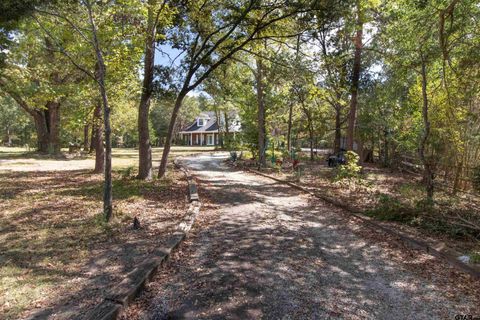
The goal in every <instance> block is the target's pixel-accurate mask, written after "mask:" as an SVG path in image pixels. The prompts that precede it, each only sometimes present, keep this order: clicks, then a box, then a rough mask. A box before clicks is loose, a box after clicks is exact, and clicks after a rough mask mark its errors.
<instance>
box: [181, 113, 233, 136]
mask: <svg viewBox="0 0 480 320" xmlns="http://www.w3.org/2000/svg"><path fill="white" fill-rule="evenodd" d="M198 119H205V120H206V121H207V122H206V123H205V125H204V126H201V127H200V126H198V122H197V120H198ZM232 120H233V121H231V123H230V126H229V131H230V132H238V131H240V125H239V121H236V120H235V119H232ZM221 121H222V120H221ZM218 128H219V127H218V121H217V117H216V115H215V112H213V111H207V112H202V113H200V114H199V115H198V116H197V117H196V118H195V121H193V122H192V123H191V124H190V125H189V126H187V127H186V128H185V129H183V130H182V131H180V133H195V132H212V133H213V132H218Z"/></svg>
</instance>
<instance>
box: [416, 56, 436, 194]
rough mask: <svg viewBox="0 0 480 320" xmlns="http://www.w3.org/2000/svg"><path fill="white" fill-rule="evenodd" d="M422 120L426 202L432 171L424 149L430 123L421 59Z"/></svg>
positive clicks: (430, 191) (425, 76)
mask: <svg viewBox="0 0 480 320" xmlns="http://www.w3.org/2000/svg"><path fill="white" fill-rule="evenodd" d="M421 74H422V99H423V106H422V118H423V126H424V128H423V135H422V138H421V141H420V148H419V156H420V160H421V161H422V164H423V168H424V169H423V183H424V184H425V188H426V191H427V200H429V201H431V200H432V199H433V189H434V186H433V170H432V167H431V163H430V161H429V160H428V159H427V157H426V155H425V153H426V147H427V142H428V138H429V136H430V121H429V119H428V96H427V68H426V62H425V59H424V58H423V57H422V71H421Z"/></svg>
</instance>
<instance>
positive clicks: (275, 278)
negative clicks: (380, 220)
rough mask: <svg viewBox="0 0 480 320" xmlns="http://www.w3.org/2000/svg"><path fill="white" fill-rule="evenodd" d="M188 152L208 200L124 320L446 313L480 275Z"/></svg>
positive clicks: (470, 303)
mask: <svg viewBox="0 0 480 320" xmlns="http://www.w3.org/2000/svg"><path fill="white" fill-rule="evenodd" d="M223 160H224V158H222V157H220V156H218V155H215V156H202V157H197V158H191V159H190V160H189V161H188V165H189V166H190V168H191V169H192V170H194V172H195V174H196V175H197V179H198V181H199V183H200V185H199V190H200V196H201V197H202V199H204V200H206V201H207V203H206V205H205V206H204V207H203V208H202V211H201V213H200V215H199V220H198V223H196V225H195V227H194V228H193V230H192V233H191V235H190V236H189V238H188V239H187V240H186V242H185V243H184V244H183V245H182V246H181V249H180V251H179V252H178V253H177V254H175V255H174V257H173V258H172V260H171V262H170V263H169V265H168V266H167V267H166V269H164V270H163V272H161V273H159V274H158V275H157V276H156V277H155V279H154V281H153V282H152V283H150V284H149V285H148V287H147V290H146V291H145V292H144V294H143V295H142V296H141V297H140V298H139V299H138V300H137V301H136V302H135V303H134V304H133V305H132V306H131V307H130V308H128V309H127V310H126V312H125V313H124V315H123V319H453V318H455V315H457V314H473V315H477V316H478V315H480V291H479V290H480V285H479V282H478V281H476V280H474V279H473V278H471V277H470V276H467V275H465V274H461V273H459V272H457V271H456V270H454V269H452V268H451V267H449V266H448V265H447V264H446V263H444V262H443V261H440V260H437V259H435V258H433V257H432V256H430V255H428V254H426V253H424V252H422V251H416V250H411V249H409V248H407V247H405V246H404V245H402V244H401V243H399V242H398V241H396V239H391V238H390V237H389V236H387V235H385V234H383V233H380V232H378V233H377V232H374V231H372V230H371V229H370V228H367V227H366V226H364V225H363V224H362V223H361V221H358V220H357V219H355V218H351V217H350V216H348V215H345V214H344V213H343V212H342V210H341V209H338V208H336V207H333V206H331V205H329V204H326V203H324V202H321V201H319V200H316V199H313V198H311V197H310V196H307V195H305V194H302V193H300V192H299V191H297V190H294V189H292V188H290V187H288V186H286V185H283V184H278V183H274V182H272V181H271V180H269V179H266V178H263V177H259V176H255V175H251V174H247V173H245V172H243V171H239V170H235V169H232V168H228V167H226V166H225V164H224V163H223Z"/></svg>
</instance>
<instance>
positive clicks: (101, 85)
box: [85, 1, 113, 222]
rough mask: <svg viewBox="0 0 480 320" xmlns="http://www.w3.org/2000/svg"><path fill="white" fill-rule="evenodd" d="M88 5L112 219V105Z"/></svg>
mask: <svg viewBox="0 0 480 320" xmlns="http://www.w3.org/2000/svg"><path fill="white" fill-rule="evenodd" d="M85 3H86V6H87V10H88V18H89V21H90V25H91V28H92V36H93V44H94V47H95V55H96V60H97V61H96V62H97V70H96V71H97V72H96V75H95V76H96V78H97V82H98V89H99V92H100V96H101V97H102V104H103V122H104V124H103V125H104V130H105V170H104V188H103V212H104V214H105V219H106V220H107V222H108V221H110V219H111V218H112V214H113V206H112V141H111V132H112V129H111V127H110V106H109V104H108V96H107V90H106V88H105V74H106V67H105V62H104V60H103V53H102V50H101V49H100V43H99V41H98V36H97V26H96V25H95V21H94V19H93V13H92V7H91V4H90V2H88V1H86V2H85Z"/></svg>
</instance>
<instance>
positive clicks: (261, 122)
mask: <svg viewBox="0 0 480 320" xmlns="http://www.w3.org/2000/svg"><path fill="white" fill-rule="evenodd" d="M256 63H257V72H256V73H255V76H256V82H257V86H256V87H257V105H258V110H257V122H258V165H259V166H260V167H265V166H266V165H267V163H266V154H265V152H266V150H265V147H266V136H267V134H266V129H265V97H264V87H263V63H262V60H261V58H259V57H257V58H256Z"/></svg>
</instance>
